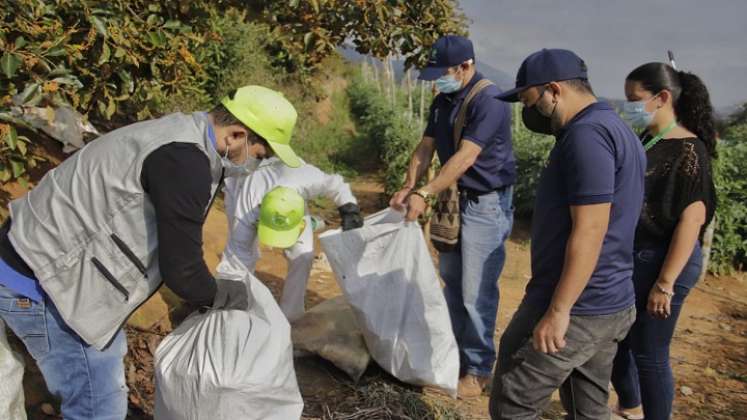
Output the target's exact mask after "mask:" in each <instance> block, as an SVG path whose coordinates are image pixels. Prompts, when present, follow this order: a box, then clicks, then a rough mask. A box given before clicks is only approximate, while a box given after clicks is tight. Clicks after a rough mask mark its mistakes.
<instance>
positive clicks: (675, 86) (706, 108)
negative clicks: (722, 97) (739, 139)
mask: <svg viewBox="0 0 747 420" xmlns="http://www.w3.org/2000/svg"><path fill="white" fill-rule="evenodd" d="M626 80H629V81H635V82H639V83H640V84H641V86H642V87H643V88H644V89H646V90H647V91H649V92H651V93H653V94H656V93H659V92H661V91H662V90H665V89H666V90H668V91H670V92H672V104H673V105H674V113H675V115H677V120H678V121H679V122H680V124H682V125H683V126H685V128H687V129H688V130H690V131H692V132H693V133H695V135H696V136H698V138H699V139H701V140H702V141H703V142H704V143H705V145H706V148H707V149H708V153H709V154H710V155H711V157H713V158H715V157H717V153H716V121H715V118H714V116H713V106H712V105H711V98H710V95H709V94H708V89H706V87H705V85H704V84H703V81H701V80H700V78H699V77H698V76H696V75H694V74H692V73H689V72H686V71H679V70H675V69H673V68H672V66H670V65H668V64H665V63H646V64H644V65H642V66H640V67H638V68H636V69H635V70H633V71H632V72H630V74H629V75H628V77H627V78H626Z"/></svg>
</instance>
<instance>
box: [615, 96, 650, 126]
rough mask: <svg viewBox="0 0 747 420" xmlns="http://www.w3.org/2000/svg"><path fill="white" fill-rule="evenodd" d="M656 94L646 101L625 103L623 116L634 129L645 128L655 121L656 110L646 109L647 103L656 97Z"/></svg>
mask: <svg viewBox="0 0 747 420" xmlns="http://www.w3.org/2000/svg"><path fill="white" fill-rule="evenodd" d="M655 97H656V96H654V97H651V98H649V99H647V100H645V101H627V102H625V103H624V104H623V108H622V117H623V119H624V120H625V121H627V122H628V124H630V125H631V126H633V128H634V129H637V130H643V129H645V128H647V127H648V126H650V125H651V123H652V122H653V121H654V114H656V111H654V112H648V111H646V104H647V103H648V102H649V101H651V99H654V98H655Z"/></svg>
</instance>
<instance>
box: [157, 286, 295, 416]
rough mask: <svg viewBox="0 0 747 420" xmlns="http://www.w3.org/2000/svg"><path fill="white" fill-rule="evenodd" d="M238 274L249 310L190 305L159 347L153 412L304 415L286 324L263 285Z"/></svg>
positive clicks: (206, 414) (193, 414)
mask: <svg viewBox="0 0 747 420" xmlns="http://www.w3.org/2000/svg"><path fill="white" fill-rule="evenodd" d="M242 275H243V278H244V280H245V281H246V283H247V287H248V288H249V302H250V303H249V310H247V311H240V310H225V309H210V310H207V311H206V312H204V313H200V312H195V313H193V314H192V315H190V316H189V317H188V318H187V319H186V320H184V322H183V323H182V324H181V325H179V327H178V328H177V329H175V330H174V331H173V332H172V333H171V334H169V335H168V336H166V337H165V338H164V339H163V341H162V342H161V344H160V345H159V346H158V349H156V355H155V366H156V369H155V370H156V404H155V418H156V419H158V420H177V419H179V420H186V419H189V420H197V419H200V420H203V419H204V420H207V419H209V420H223V419H225V420H236V419H242V420H243V419H248V420H251V419H257V420H259V419H262V420H292V419H299V418H300V417H301V412H302V410H303V401H302V399H301V393H300V392H299V389H298V384H297V382H296V373H295V370H294V368H293V348H292V346H291V339H290V325H289V324H288V321H287V320H286V318H285V316H284V315H283V313H282V312H281V311H280V308H279V307H278V305H277V303H276V302H275V299H274V298H273V297H272V295H271V294H270V291H269V290H268V289H267V287H265V286H264V285H263V284H262V283H261V282H260V281H259V280H257V278H256V277H254V276H253V275H252V274H250V273H248V272H244V273H242Z"/></svg>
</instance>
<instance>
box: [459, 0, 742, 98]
mask: <svg viewBox="0 0 747 420" xmlns="http://www.w3.org/2000/svg"><path fill="white" fill-rule="evenodd" d="M459 3H460V6H461V9H462V10H463V11H464V12H465V14H466V15H467V17H468V18H469V19H470V20H471V22H470V27H469V32H470V38H471V39H472V41H473V43H474V45H475V56H476V60H477V61H478V63H479V62H480V61H481V60H482V61H484V62H486V63H487V64H489V65H491V66H492V67H495V68H497V69H500V70H503V71H505V72H507V73H508V74H510V75H511V76H512V77H513V76H515V75H516V71H517V70H518V68H519V65H520V64H521V62H522V61H523V60H524V58H526V56H527V55H529V54H531V53H532V52H534V51H537V50H540V49H542V48H567V49H570V50H573V51H574V52H576V53H577V54H578V55H579V56H581V58H583V59H584V61H586V64H587V65H588V67H589V80H590V82H591V84H592V86H593V87H594V90H595V92H596V93H597V95H598V96H602V97H608V98H623V97H624V93H623V84H624V81H625V76H626V75H627V74H628V73H629V72H630V71H631V70H633V69H634V68H635V67H637V66H638V65H640V64H643V63H647V62H649V61H665V60H666V57H667V55H666V54H667V50H668V49H669V50H672V51H673V52H674V56H675V61H676V63H677V66H678V68H679V69H680V70H687V71H691V72H693V73H695V74H697V75H698V76H700V77H701V78H702V79H703V81H704V82H705V84H706V86H707V87H708V89H709V91H710V94H711V101H712V102H713V104H714V106H715V107H716V108H717V109H719V108H720V109H725V108H730V107H732V106H735V105H737V104H740V103H743V102H747V0H459Z"/></svg>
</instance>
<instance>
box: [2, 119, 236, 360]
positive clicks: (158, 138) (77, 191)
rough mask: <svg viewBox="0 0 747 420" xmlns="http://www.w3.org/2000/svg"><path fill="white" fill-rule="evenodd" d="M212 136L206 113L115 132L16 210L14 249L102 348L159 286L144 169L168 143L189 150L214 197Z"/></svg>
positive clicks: (216, 171) (54, 173) (216, 172)
mask: <svg viewBox="0 0 747 420" xmlns="http://www.w3.org/2000/svg"><path fill="white" fill-rule="evenodd" d="M207 133H208V120H207V115H206V114H205V113H194V114H192V115H186V114H181V113H177V114H171V115H167V116H165V117H162V118H160V119H156V120H150V121H144V122H141V123H137V124H132V125H129V126H126V127H123V128H120V129H118V130H114V131H112V132H110V133H108V134H106V135H104V136H102V137H100V138H98V139H97V140H95V141H93V142H91V143H90V144H88V145H86V146H85V147H84V148H83V149H81V150H79V151H78V152H77V153H75V154H74V155H72V156H70V157H69V158H68V159H66V160H65V161H64V162H62V163H61V164H60V165H59V166H58V167H56V168H54V169H52V170H51V171H49V172H48V173H47V174H46V175H45V176H44V177H43V178H42V179H41V181H40V182H39V185H38V186H36V187H35V188H34V189H32V190H31V191H30V192H29V193H28V194H26V195H25V196H23V197H20V198H18V199H16V200H14V201H12V202H11V203H10V217H11V220H13V223H12V225H11V230H10V233H9V238H10V241H11V243H12V244H13V247H14V248H15V250H16V251H17V252H18V254H19V255H20V256H21V257H22V258H23V260H24V261H25V262H26V263H27V264H28V265H29V266H30V267H31V269H32V270H33V271H34V274H35V275H36V277H37V279H38V280H39V283H40V285H41V287H42V289H44V291H45V292H46V293H47V295H48V296H49V298H50V299H52V302H54V304H55V306H56V307H57V309H58V310H59V312H60V314H61V315H62V318H63V319H64V320H65V322H66V323H67V325H68V326H69V327H70V328H72V329H73V330H74V331H75V332H76V333H77V334H78V335H79V336H80V337H81V338H82V339H83V340H85V341H86V342H87V343H89V344H90V345H92V346H94V347H96V348H97V349H99V350H101V349H103V348H104V347H106V345H107V344H108V343H109V342H110V341H111V339H112V338H113V337H114V335H115V334H116V333H117V331H118V330H119V328H120V327H121V326H122V325H123V324H124V323H125V321H126V320H127V318H128V317H129V316H130V314H131V313H132V312H133V311H135V309H137V307H138V306H140V304H142V303H143V302H144V301H145V300H147V299H148V298H149V297H150V296H151V295H152V294H153V293H154V292H155V291H156V290H157V289H158V287H159V286H160V285H161V281H162V280H161V273H160V270H159V268H158V236H157V231H156V218H155V211H154V208H153V204H152V203H151V201H150V199H149V197H148V195H147V194H146V193H145V191H144V190H143V187H142V185H141V183H140V174H141V172H142V167H143V161H144V160H145V158H146V157H148V155H149V154H150V153H151V152H153V151H154V150H156V149H158V148H159V147H161V146H163V145H165V144H168V143H173V142H179V143H193V144H195V145H196V146H197V147H198V148H199V149H200V150H202V151H203V152H204V153H205V155H206V156H207V157H208V159H209V161H210V168H211V174H212V188H211V196H214V195H215V192H216V189H217V187H218V183H219V182H220V176H221V172H222V168H221V163H220V157H219V156H218V153H216V152H215V149H214V147H213V145H212V143H211V141H210V139H209V137H208V134H207ZM211 201H212V200H211ZM205 211H207V209H205Z"/></svg>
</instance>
